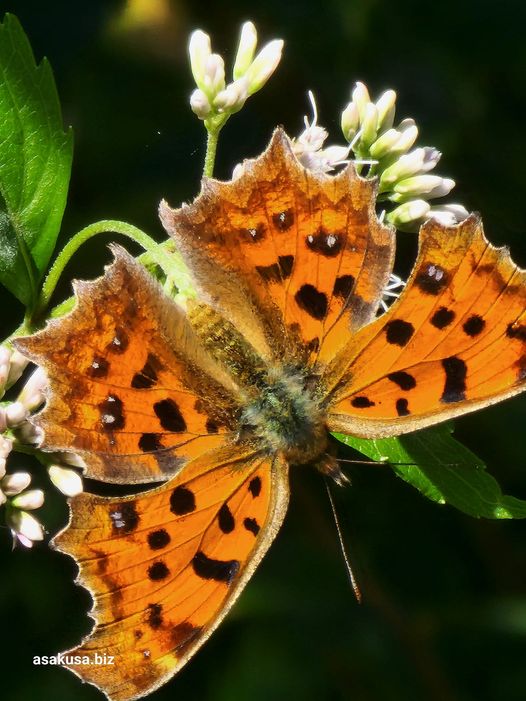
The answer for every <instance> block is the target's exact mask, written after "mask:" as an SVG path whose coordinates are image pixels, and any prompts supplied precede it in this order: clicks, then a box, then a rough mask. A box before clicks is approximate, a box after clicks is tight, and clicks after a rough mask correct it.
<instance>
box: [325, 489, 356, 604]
mask: <svg viewBox="0 0 526 701" xmlns="http://www.w3.org/2000/svg"><path fill="white" fill-rule="evenodd" d="M324 481H325V488H326V489H327V494H328V495H329V502H330V505H331V510H332V515H333V517H334V523H335V525H336V533H337V534H338V542H339V544H340V550H341V553H342V555H343V561H344V562H345V569H346V570H347V577H348V578H349V584H350V585H351V589H352V590H353V592H354V596H355V597H356V601H357V602H358V603H359V604H361V603H362V592H361V591H360V587H359V586H358V582H357V581H356V577H355V576H354V572H353V569H352V566H351V561H350V559H349V554H348V553H347V547H346V545H345V541H344V539H343V532H342V529H341V526H340V519H339V517H338V512H337V511H336V504H335V503H334V498H333V496H332V492H331V486H330V482H329V480H328V478H327V477H324Z"/></svg>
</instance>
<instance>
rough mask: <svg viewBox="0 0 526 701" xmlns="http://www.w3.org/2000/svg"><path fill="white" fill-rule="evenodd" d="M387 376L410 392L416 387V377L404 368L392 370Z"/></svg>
mask: <svg viewBox="0 0 526 701" xmlns="http://www.w3.org/2000/svg"><path fill="white" fill-rule="evenodd" d="M387 378H388V379H389V380H391V382H394V383H395V385H398V386H399V387H400V389H403V390H404V392H408V391H409V390H411V389H414V388H415V387H416V380H415V378H414V377H413V376H412V375H410V374H409V373H408V372H404V371H403V370H400V371H399V372H391V373H390V374H389V375H387Z"/></svg>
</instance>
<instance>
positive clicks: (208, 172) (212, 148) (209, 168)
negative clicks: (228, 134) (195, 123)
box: [203, 127, 221, 178]
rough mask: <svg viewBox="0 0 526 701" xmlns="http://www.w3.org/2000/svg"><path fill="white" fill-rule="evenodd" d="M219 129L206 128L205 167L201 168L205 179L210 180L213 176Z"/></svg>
mask: <svg viewBox="0 0 526 701" xmlns="http://www.w3.org/2000/svg"><path fill="white" fill-rule="evenodd" d="M220 131H221V127H219V128H217V127H215V128H210V129H208V128H207V134H208V136H207V139H206V154H205V165H204V168H203V176H204V177H206V178H211V177H212V175H213V174H214V165H215V162H216V152H217V140H218V138H219V132H220Z"/></svg>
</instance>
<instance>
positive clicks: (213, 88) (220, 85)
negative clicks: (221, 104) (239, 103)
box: [199, 54, 225, 100]
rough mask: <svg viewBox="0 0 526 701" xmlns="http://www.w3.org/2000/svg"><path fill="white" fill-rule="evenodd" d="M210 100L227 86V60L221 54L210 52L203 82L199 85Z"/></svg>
mask: <svg viewBox="0 0 526 701" xmlns="http://www.w3.org/2000/svg"><path fill="white" fill-rule="evenodd" d="M199 87H200V88H201V89H202V90H203V92H205V93H206V95H207V97H208V99H209V100H213V99H214V97H215V96H216V95H217V93H218V92H221V90H224V88H225V62H224V61H223V59H222V58H221V56H220V55H219V54H210V56H208V58H207V59H206V65H205V73H204V76H203V84H202V85H200V86H199Z"/></svg>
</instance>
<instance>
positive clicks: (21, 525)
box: [6, 509, 44, 548]
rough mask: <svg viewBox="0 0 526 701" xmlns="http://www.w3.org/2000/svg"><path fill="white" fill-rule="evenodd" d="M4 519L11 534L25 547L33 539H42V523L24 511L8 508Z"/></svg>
mask: <svg viewBox="0 0 526 701" xmlns="http://www.w3.org/2000/svg"><path fill="white" fill-rule="evenodd" d="M6 520H7V525H8V526H9V527H10V528H11V531H12V532H13V535H15V536H16V537H17V538H18V539H19V540H20V541H21V543H22V544H23V545H25V546H26V547H29V548H30V547H31V546H32V544H33V541H35V540H43V539H44V529H43V528H42V524H41V523H40V522H39V521H37V519H36V518H35V517H34V516H32V515H31V514H28V513H27V512H26V511H19V510H18V509H9V511H8V513H7V516H6Z"/></svg>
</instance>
